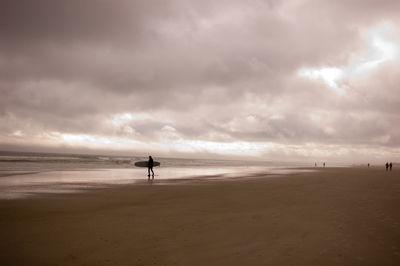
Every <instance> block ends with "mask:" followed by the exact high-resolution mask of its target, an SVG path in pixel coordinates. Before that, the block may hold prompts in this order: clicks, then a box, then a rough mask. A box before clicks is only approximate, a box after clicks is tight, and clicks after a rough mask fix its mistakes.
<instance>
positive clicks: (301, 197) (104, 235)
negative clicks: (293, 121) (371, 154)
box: [0, 167, 400, 266]
mask: <svg viewBox="0 0 400 266" xmlns="http://www.w3.org/2000/svg"><path fill="white" fill-rule="evenodd" d="M156 183H157V180H155V181H154V183H153V184H152V185H151V184H142V185H129V186H123V187H117V188H109V189H101V190H93V191H89V192H87V193H79V194H69V195H42V196H39V197H36V198H28V199H19V200H2V201H0V213H1V215H0V235H1V241H0V265H3V266H6V265H41V266H43V265H98V266H100V265H400V211H399V206H400V171H397V170H396V169H394V170H393V171H392V172H386V171H385V170H384V169H383V168H376V167H371V168H362V167H360V168H326V169H320V171H319V172H312V173H299V174H290V175H285V176H272V177H265V178H259V179H251V180H246V179H244V180H234V181H233V180H230V181H210V182H193V183H184V184H174V183H172V184H163V185H159V186H158V185H156Z"/></svg>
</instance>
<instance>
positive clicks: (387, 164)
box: [385, 162, 389, 171]
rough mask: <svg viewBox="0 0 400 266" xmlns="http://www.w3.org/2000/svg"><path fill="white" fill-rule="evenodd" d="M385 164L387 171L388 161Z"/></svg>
mask: <svg viewBox="0 0 400 266" xmlns="http://www.w3.org/2000/svg"><path fill="white" fill-rule="evenodd" d="M385 166H386V171H387V170H388V168H389V163H388V162H386V164H385Z"/></svg>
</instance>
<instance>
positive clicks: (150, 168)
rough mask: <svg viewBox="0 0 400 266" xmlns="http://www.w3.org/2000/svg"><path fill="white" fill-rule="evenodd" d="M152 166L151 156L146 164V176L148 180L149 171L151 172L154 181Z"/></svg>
mask: <svg viewBox="0 0 400 266" xmlns="http://www.w3.org/2000/svg"><path fill="white" fill-rule="evenodd" d="M153 165H154V161H153V158H151V156H149V161H148V163H147V171H148V173H149V174H148V175H147V176H148V177H149V178H150V170H151V173H152V177H153V179H154V171H153Z"/></svg>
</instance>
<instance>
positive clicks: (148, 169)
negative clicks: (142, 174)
mask: <svg viewBox="0 0 400 266" xmlns="http://www.w3.org/2000/svg"><path fill="white" fill-rule="evenodd" d="M151 171H153V169H152V170H151ZM147 172H148V175H147V176H148V177H150V167H149V168H147Z"/></svg>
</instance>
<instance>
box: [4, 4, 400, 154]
mask: <svg viewBox="0 0 400 266" xmlns="http://www.w3.org/2000/svg"><path fill="white" fill-rule="evenodd" d="M398 11H400V3H399V2H398V1H361V0H359V1H316V0H314V1H305V0H300V1H261V0H259V1H257V0H254V1H253V0H252V1H245V2H244V1H107V0H96V1H77V0H76V1H58V0H46V1H44V0H39V1H4V0H1V1H0V91H1V95H2V97H1V98H0V119H1V122H2V123H1V124H2V125H1V127H0V130H1V132H0V134H2V135H3V136H9V135H10V134H14V133H15V132H18V131H21V132H22V133H21V134H25V135H26V136H27V138H28V136H30V135H37V134H40V133H41V132H53V131H54V132H61V133H69V134H89V135H103V136H124V137H127V138H130V139H135V140H140V141H149V140H157V139H158V138H162V137H165V136H168V138H172V137H173V138H181V139H187V140H205V141H207V140H211V141H222V142H229V141H249V142H252V141H261V142H262V141H268V142H277V143H283V144H285V143H286V144H299V145H300V144H302V143H307V142H316V143H325V144H329V143H331V144H347V145H351V144H355V145H358V144H366V145H367V144H368V143H373V144H377V145H383V146H385V145H396V146H399V145H400V137H399V136H400V133H399V131H400V130H399V128H398V126H396V125H398V124H400V123H399V122H400V121H398V120H399V119H398V116H397V115H396V113H398V112H399V111H400V110H399V106H400V104H399V96H398V95H399V94H398V89H397V88H398V86H397V84H399V82H398V81H400V80H399V78H398V77H399V75H398V71H397V69H399V68H398V59H396V60H395V61H392V62H391V63H387V64H383V65H382V67H381V68H379V69H377V70H374V71H372V72H370V73H368V74H367V75H364V76H363V75H361V76H360V77H357V78H351V79H347V80H345V81H343V82H344V83H345V84H346V86H347V87H348V89H347V90H346V93H345V94H344V95H340V94H338V93H336V92H335V91H332V90H331V89H329V88H328V86H327V85H326V84H324V83H323V82H320V81H312V80H309V79H306V78H304V77H299V76H298V71H299V70H300V69H303V68H316V69H318V68H322V67H336V68H343V67H345V66H347V65H349V62H351V60H353V58H354V56H355V55H357V54H362V53H363V51H366V50H368V49H369V48H368V47H369V46H370V44H369V43H368V40H366V39H365V38H364V37H363V35H362V32H363V31H365V30H367V29H371V28H374V27H376V26H377V25H379V24H380V23H383V22H389V23H391V24H393V25H394V26H395V32H397V33H396V34H397V35H396V34H395V35H396V36H397V37H396V38H398V30H399V29H398V26H399V24H398V23H399V21H398V18H397V14H398ZM396 40H397V41H398V39H396ZM338 84H339V83H338ZM136 113H146V114H148V115H149V118H140V119H137V118H129V119H127V120H126V121H125V120H124V121H123V122H121V123H120V124H118V126H115V125H114V126H113V124H112V121H113V120H115V119H116V117H118V115H119V114H136ZM13 132H14V133H13ZM15 134H17V133H15ZM17 135H19V133H18V134H17Z"/></svg>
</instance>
